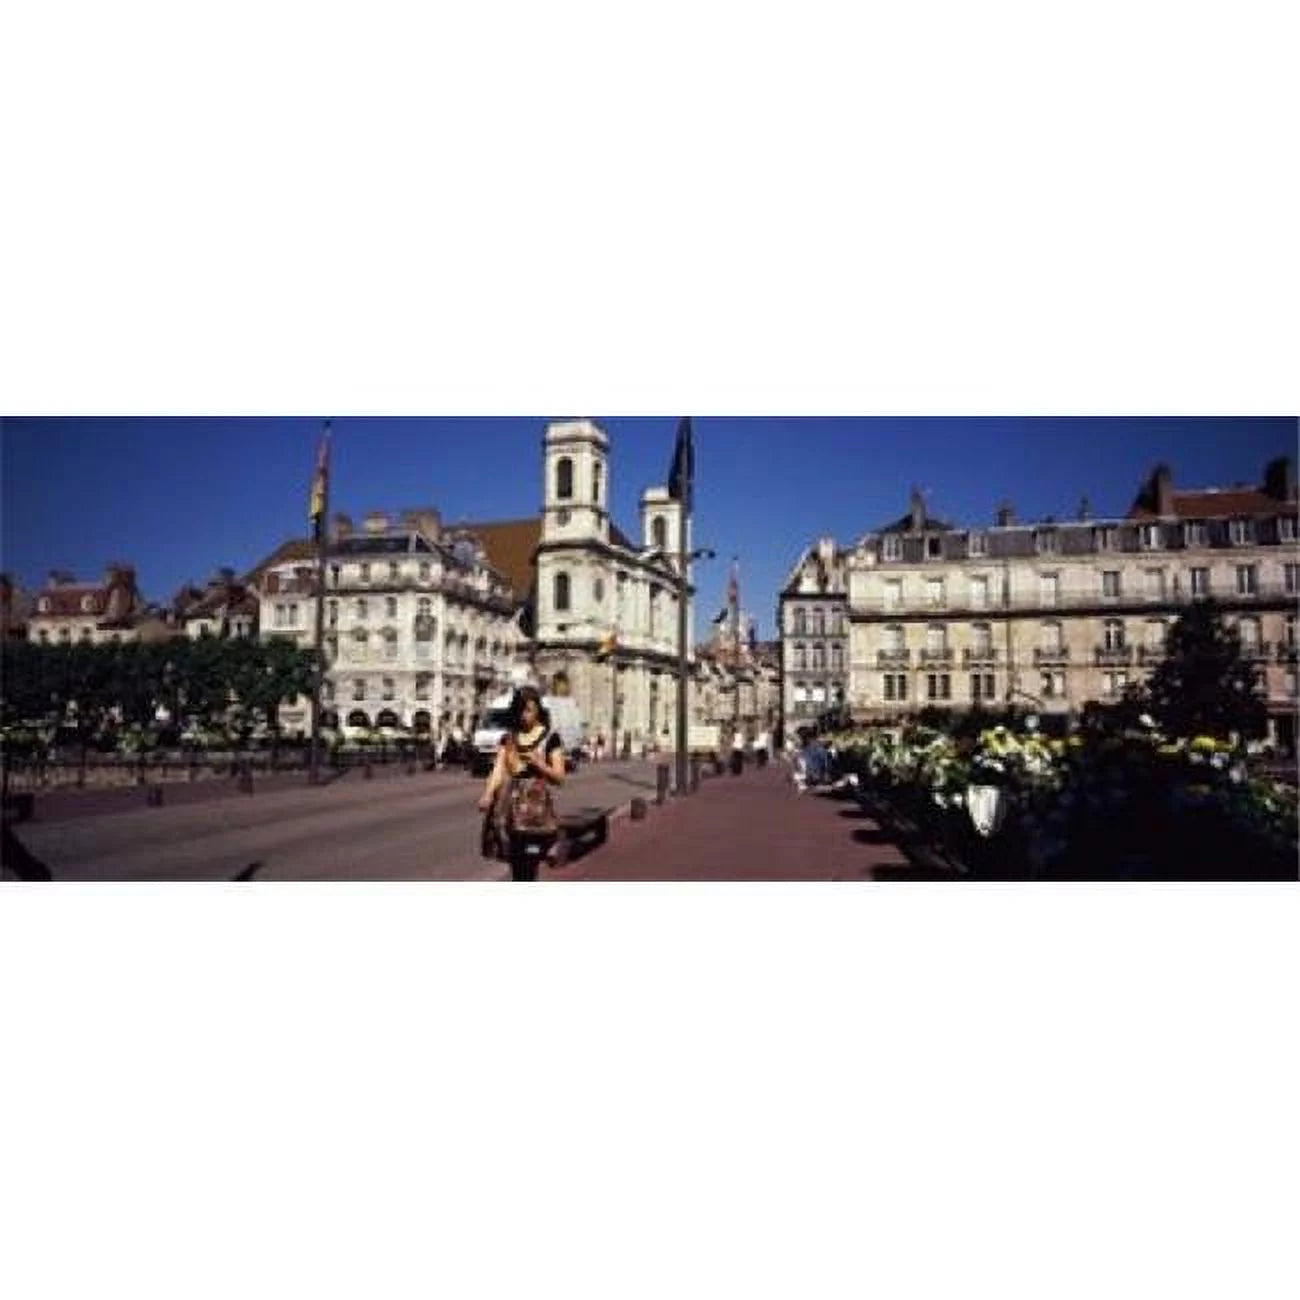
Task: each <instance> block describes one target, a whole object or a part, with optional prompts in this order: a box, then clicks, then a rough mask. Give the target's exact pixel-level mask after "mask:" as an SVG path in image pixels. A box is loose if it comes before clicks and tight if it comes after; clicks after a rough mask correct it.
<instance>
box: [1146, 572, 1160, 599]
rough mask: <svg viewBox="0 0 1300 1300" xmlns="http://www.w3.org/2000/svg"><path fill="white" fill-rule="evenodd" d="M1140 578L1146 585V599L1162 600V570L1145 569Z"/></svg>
mask: <svg viewBox="0 0 1300 1300" xmlns="http://www.w3.org/2000/svg"><path fill="white" fill-rule="evenodd" d="M1142 576H1143V579H1144V581H1145V584H1146V597H1147V599H1148V600H1164V598H1165V571H1164V570H1163V569H1147V570H1146V572H1145V573H1144V574H1143V575H1142Z"/></svg>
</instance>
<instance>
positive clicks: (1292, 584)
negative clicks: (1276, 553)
mask: <svg viewBox="0 0 1300 1300" xmlns="http://www.w3.org/2000/svg"><path fill="white" fill-rule="evenodd" d="M1282 572H1283V574H1284V576H1285V578H1286V594H1287V595H1288V596H1294V595H1296V594H1297V593H1298V592H1300V564H1288V565H1286V566H1285V567H1284V568H1283V570H1282Z"/></svg>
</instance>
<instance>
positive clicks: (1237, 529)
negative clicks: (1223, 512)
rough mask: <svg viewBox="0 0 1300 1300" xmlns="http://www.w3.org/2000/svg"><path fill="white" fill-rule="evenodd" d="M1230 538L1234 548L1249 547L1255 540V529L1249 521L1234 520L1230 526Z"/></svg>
mask: <svg viewBox="0 0 1300 1300" xmlns="http://www.w3.org/2000/svg"><path fill="white" fill-rule="evenodd" d="M1228 536H1229V537H1231V538H1232V544H1233V545H1234V546H1249V545H1250V543H1251V542H1252V541H1253V540H1254V529H1252V528H1251V526H1250V520H1249V519H1234V520H1232V522H1231V523H1229V525H1228Z"/></svg>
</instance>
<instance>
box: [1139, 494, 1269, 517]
mask: <svg viewBox="0 0 1300 1300" xmlns="http://www.w3.org/2000/svg"><path fill="white" fill-rule="evenodd" d="M1172 504H1173V512H1174V515H1175V516H1176V517H1177V518H1179V519H1223V518H1227V517H1229V516H1239V515H1276V514H1280V513H1283V512H1284V511H1285V510H1286V508H1287V505H1286V503H1285V502H1282V501H1279V500H1277V499H1276V498H1275V497H1271V496H1269V495H1268V494H1267V493H1266V492H1261V491H1260V490H1259V489H1258V488H1230V489H1224V490H1222V491H1218V490H1214V489H1202V490H1201V491H1199V492H1175V493H1173V502H1172ZM1291 508H1292V509H1293V510H1294V506H1292V507H1291ZM1128 517H1129V518H1130V519H1156V518H1158V517H1159V516H1158V515H1157V514H1156V512H1155V511H1154V510H1151V509H1149V508H1147V507H1146V506H1143V505H1138V504H1136V503H1135V504H1134V506H1133V508H1132V509H1131V510H1130V511H1129V512H1128Z"/></svg>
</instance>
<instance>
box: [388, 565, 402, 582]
mask: <svg viewBox="0 0 1300 1300" xmlns="http://www.w3.org/2000/svg"><path fill="white" fill-rule="evenodd" d="M401 577H402V566H401V565H400V564H398V563H397V561H396V560H390V561H389V563H388V581H389V582H399V581H400V580H401Z"/></svg>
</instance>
